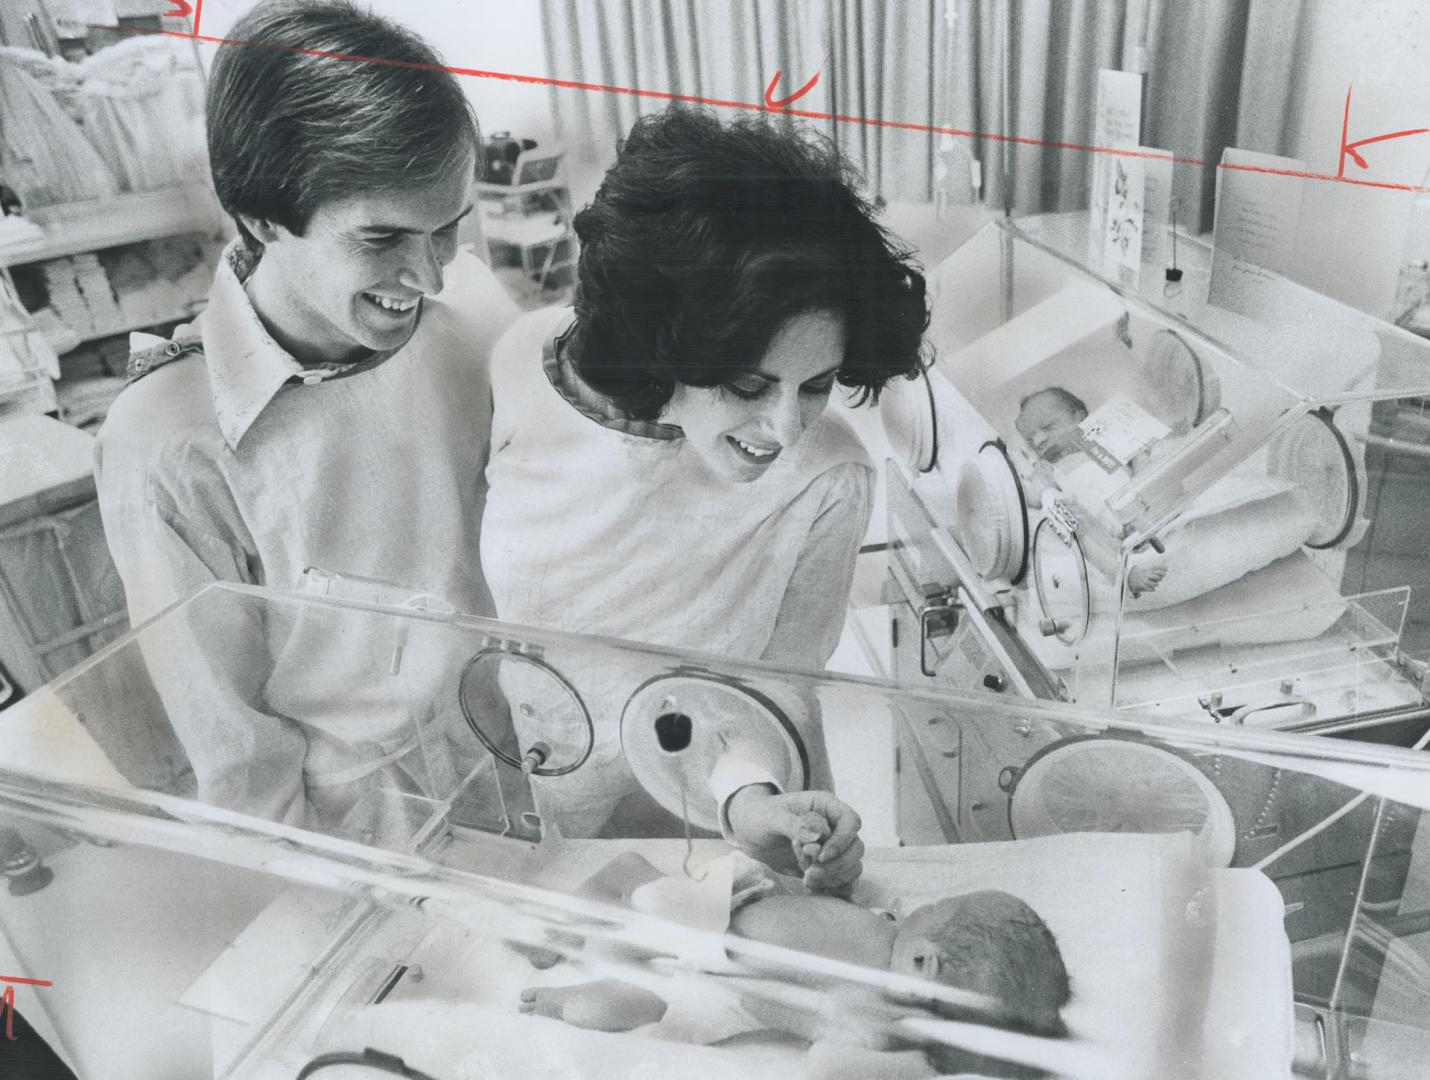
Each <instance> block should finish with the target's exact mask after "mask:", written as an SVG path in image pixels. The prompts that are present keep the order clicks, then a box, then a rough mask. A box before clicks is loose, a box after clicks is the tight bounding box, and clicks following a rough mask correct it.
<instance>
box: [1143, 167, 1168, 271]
mask: <svg viewBox="0 0 1430 1080" xmlns="http://www.w3.org/2000/svg"><path fill="white" fill-rule="evenodd" d="M1140 149H1141V150H1142V152H1143V153H1144V154H1167V151H1166V150H1158V149H1156V148H1154V147H1151V146H1143V147H1140ZM1142 221H1143V227H1142V259H1143V261H1144V262H1149V263H1152V264H1153V265H1154V266H1171V265H1172V251H1171V247H1172V242H1171V235H1170V233H1169V229H1170V228H1171V224H1172V159H1171V155H1170V154H1168V156H1167V157H1165V158H1159V157H1144V158H1142Z"/></svg>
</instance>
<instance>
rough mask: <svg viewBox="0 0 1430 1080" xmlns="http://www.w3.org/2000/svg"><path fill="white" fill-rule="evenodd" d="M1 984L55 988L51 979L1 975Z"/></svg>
mask: <svg viewBox="0 0 1430 1080" xmlns="http://www.w3.org/2000/svg"><path fill="white" fill-rule="evenodd" d="M0 982H3V983H16V984H17V985H21V986H54V985H55V984H54V983H52V982H50V980H49V979H22V978H19V977H18V976H11V975H0Z"/></svg>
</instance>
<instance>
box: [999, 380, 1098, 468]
mask: <svg viewBox="0 0 1430 1080" xmlns="http://www.w3.org/2000/svg"><path fill="white" fill-rule="evenodd" d="M1086 419H1087V406H1086V405H1084V404H1083V401H1082V398H1080V397H1078V396H1077V395H1076V394H1074V393H1073V392H1072V391H1070V390H1064V389H1063V388H1062V387H1061V386H1047V387H1044V388H1043V389H1042V390H1035V391H1034V392H1033V393H1031V394H1029V395H1028V396H1027V397H1025V398H1024V399H1023V400H1022V401H1021V402H1019V403H1018V419H1017V420H1015V421H1014V427H1016V428H1017V429H1018V434H1019V435H1021V436H1023V441H1024V442H1026V443H1027V444H1028V446H1030V447H1031V448H1032V451H1033V453H1035V454H1037V455H1038V456H1039V457H1040V458H1042V459H1043V460H1044V461H1048V462H1053V461H1057V460H1059V459H1060V458H1062V457H1065V456H1066V455H1068V454H1070V453H1073V452H1075V451H1076V450H1077V448H1078V447H1077V442H1076V439H1075V436H1076V434H1077V426H1078V425H1079V424H1080V423H1082V422H1083V421H1084V420H1086Z"/></svg>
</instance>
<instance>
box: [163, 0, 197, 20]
mask: <svg viewBox="0 0 1430 1080" xmlns="http://www.w3.org/2000/svg"><path fill="white" fill-rule="evenodd" d="M169 3H171V4H173V5H174V10H173V11H166V12H164V18H166V19H183V18H187V17H188V16H190V15H192V14H193V13H194V9H193V8H191V7H190V6H189V3H188V0H169Z"/></svg>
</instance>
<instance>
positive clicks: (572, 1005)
mask: <svg viewBox="0 0 1430 1080" xmlns="http://www.w3.org/2000/svg"><path fill="white" fill-rule="evenodd" d="M519 1008H520V1009H521V1011H522V1012H524V1013H531V1014H532V1015H535V1016H549V1017H551V1018H552V1019H553V1020H564V1021H566V1023H568V1024H572V1025H574V1026H575V1027H580V1028H589V1029H590V1030H592V1031H630V1030H631V1029H632V1028H638V1027H641V1026H642V1025H644V1024H654V1023H656V1022H657V1021H658V1020H660V1019H661V1017H663V1016H664V1015H665V1010H666V1004H665V1000H664V999H663V998H661V997H660V996H659V995H657V994H654V993H652V992H651V991H649V990H646V989H643V988H642V987H639V986H633V985H631V984H630V983H625V982H621V981H620V980H619V979H599V980H597V981H596V982H589V983H581V984H579V985H577V986H529V987H527V988H526V989H525V990H523V991H522V992H521V1005H520V1006H519Z"/></svg>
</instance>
